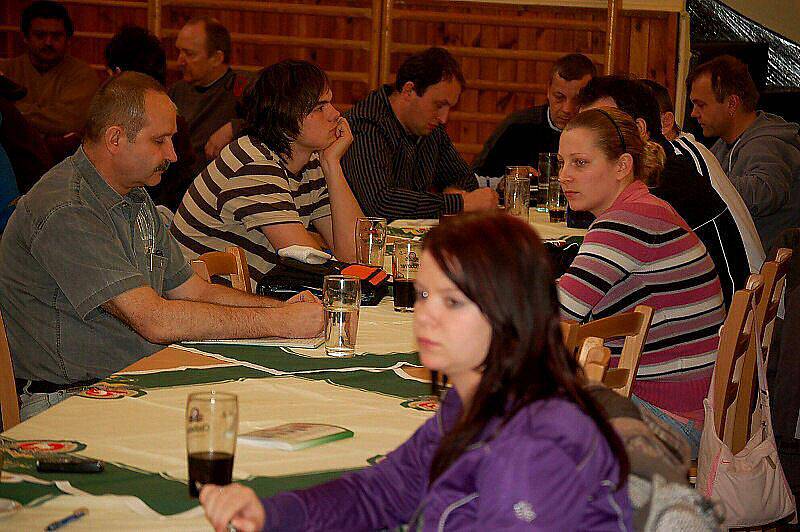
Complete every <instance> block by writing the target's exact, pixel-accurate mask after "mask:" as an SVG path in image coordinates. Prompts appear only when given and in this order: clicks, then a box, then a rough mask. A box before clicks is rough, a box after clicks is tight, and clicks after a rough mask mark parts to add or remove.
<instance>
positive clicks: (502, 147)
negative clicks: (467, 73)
mask: <svg viewBox="0 0 800 532" xmlns="http://www.w3.org/2000/svg"><path fill="white" fill-rule="evenodd" d="M596 75H597V69H596V68H595V66H594V63H592V60H591V59H589V58H588V57H586V56H585V55H583V54H569V55H565V56H563V57H561V58H560V59H558V61H556V62H555V63H554V64H553V68H552V69H551V71H550V80H549V81H548V83H547V103H546V104H544V105H538V106H536V107H531V108H530V109H524V110H522V111H517V112H515V113H511V114H510V115H509V116H508V117H507V118H506V119H505V120H504V121H503V122H502V123H501V124H500V125H499V126H498V127H497V129H495V131H494V133H492V135H491V136H490V137H489V139H488V140H487V141H486V143H485V144H484V145H483V150H482V151H481V152H480V153H479V154H478V155H477V156H476V157H475V159H474V160H473V161H472V167H473V169H474V170H475V173H476V174H478V175H480V176H489V177H498V176H502V175H503V174H505V169H506V166H533V167H534V168H536V167H537V166H538V160H539V159H538V157H539V154H540V153H550V152H557V151H558V139H559V138H560V137H561V130H562V129H564V126H566V125H567V122H569V121H570V120H571V119H572V117H574V116H575V115H576V114H578V103H577V98H578V92H580V90H581V89H582V88H583V87H585V86H586V84H587V83H589V80H591V79H592V78H593V77H594V76H596Z"/></svg>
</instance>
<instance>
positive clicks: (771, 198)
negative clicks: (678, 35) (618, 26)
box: [687, 55, 800, 249]
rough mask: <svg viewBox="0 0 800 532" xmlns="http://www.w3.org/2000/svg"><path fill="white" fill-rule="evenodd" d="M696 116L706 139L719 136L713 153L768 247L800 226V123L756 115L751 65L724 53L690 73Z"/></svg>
mask: <svg viewBox="0 0 800 532" xmlns="http://www.w3.org/2000/svg"><path fill="white" fill-rule="evenodd" d="M687 84H688V86H689V87H690V97H691V101H692V105H693V108H692V116H693V117H695V118H696V119H697V121H698V122H700V126H701V127H702V128H703V135H705V136H706V137H717V136H718V137H719V139H718V140H717V142H716V143H714V145H713V146H712V147H711V151H712V153H713V154H714V155H715V156H716V158H717V160H719V162H720V164H721V165H722V169H723V170H724V171H725V173H727V174H728V178H730V180H731V182H732V183H733V185H734V186H735V187H736V190H738V191H739V194H740V195H741V196H742V199H743V200H744V202H745V204H746V205H747V207H748V209H750V214H752V215H753V221H754V222H755V224H756V229H757V230H758V234H759V236H761V242H762V243H763V244H764V249H770V248H771V247H772V244H773V242H774V241H775V239H776V238H777V236H778V235H779V234H780V232H781V231H783V230H784V229H788V228H790V227H798V226H800V135H799V134H798V127H799V126H798V125H797V124H795V123H794V122H786V121H785V120H784V119H783V118H781V117H779V116H776V115H773V114H769V113H765V112H763V111H756V104H757V103H758V90H757V89H756V86H755V83H753V78H752V77H751V76H750V72H749V71H748V70H747V65H745V64H744V63H742V62H741V61H739V60H738V59H736V58H735V57H732V56H729V55H723V56H719V57H716V58H714V59H712V60H711V61H708V62H706V63H703V64H702V65H700V66H698V67H697V68H696V69H695V70H693V71H692V72H691V74H689V78H688V79H687Z"/></svg>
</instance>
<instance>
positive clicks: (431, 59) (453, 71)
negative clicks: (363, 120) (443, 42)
mask: <svg viewBox="0 0 800 532" xmlns="http://www.w3.org/2000/svg"><path fill="white" fill-rule="evenodd" d="M453 79H454V80H456V81H457V82H458V84H459V85H461V90H464V86H465V85H466V81H464V74H462V73H461V67H460V66H459V64H458V61H456V59H455V57H453V56H452V55H451V54H450V52H448V51H447V50H445V49H444V48H438V47H433V48H428V49H427V50H425V51H423V52H419V53H416V54H414V55H412V56H410V57H409V58H408V59H406V60H405V61H403V64H402V65H400V68H399V69H398V70H397V79H396V80H395V83H394V88H395V90H396V91H397V92H400V91H401V90H403V85H405V84H406V83H407V82H409V81H410V82H412V83H413V84H414V92H416V93H417V96H422V95H423V94H425V91H426V90H428V87H430V86H431V85H436V84H437V83H439V82H440V81H450V80H453Z"/></svg>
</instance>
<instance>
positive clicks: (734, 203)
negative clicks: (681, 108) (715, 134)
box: [641, 79, 766, 273]
mask: <svg viewBox="0 0 800 532" xmlns="http://www.w3.org/2000/svg"><path fill="white" fill-rule="evenodd" d="M641 81H642V83H644V84H645V85H646V86H647V87H649V88H650V90H652V91H653V95H654V96H655V98H656V101H658V107H659V111H660V113H661V132H662V133H663V134H664V136H665V137H666V138H667V139H669V140H670V141H671V143H672V145H673V146H674V147H675V149H676V150H677V152H678V153H679V154H681V155H685V156H687V157H689V158H690V159H691V160H692V161H693V162H694V165H695V167H696V168H697V171H698V172H699V174H700V175H702V176H703V177H704V178H705V179H708V180H710V182H711V186H712V187H714V190H715V191H716V192H717V194H719V196H720V198H722V201H724V202H725V204H726V205H727V206H728V210H729V211H730V213H731V215H732V216H733V218H734V220H735V222H736V227H738V228H739V234H740V235H741V237H742V243H743V244H744V250H745V252H746V253H747V262H748V264H749V265H750V273H758V272H759V271H761V266H762V265H763V264H764V260H765V258H766V254H765V253H764V247H763V246H762V245H761V237H759V236H758V231H757V230H756V226H755V224H754V223H753V217H752V216H750V211H748V210H747V205H745V203H744V200H742V197H741V196H740V195H739V192H738V191H737V190H736V187H734V186H733V183H731V180H730V179H728V176H727V175H725V171H724V170H723V169H722V166H720V164H719V161H717V158H716V157H714V154H713V153H711V152H710V151H709V150H708V148H706V147H705V146H704V145H703V144H702V143H700V142H697V141H696V140H695V138H694V135H692V134H691V133H684V132H682V131H681V129H680V128H679V127H678V124H676V123H675V114H674V113H673V112H672V109H673V105H672V98H671V97H670V95H669V91H667V88H666V87H665V86H663V85H661V84H660V83H658V82H657V81H652V80H649V79H648V80H641Z"/></svg>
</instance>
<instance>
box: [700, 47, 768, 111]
mask: <svg viewBox="0 0 800 532" xmlns="http://www.w3.org/2000/svg"><path fill="white" fill-rule="evenodd" d="M704 74H708V75H709V76H710V77H711V90H712V91H713V92H714V97H715V98H716V99H717V102H719V103H722V102H723V101H725V98H727V97H728V96H738V97H739V98H740V99H741V100H742V108H743V109H744V110H745V111H755V110H756V104H757V103H758V89H756V84H755V83H754V82H753V78H752V77H751V76H750V71H749V70H748V69H747V65H745V64H744V63H742V62H741V61H739V60H738V59H736V58H735V57H733V56H732V55H720V56H718V57H715V58H714V59H712V60H710V61H706V62H705V63H703V64H702V65H699V66H697V67H696V68H695V69H694V70H692V72H691V73H690V74H689V77H688V78H686V86H687V87H689V90H690V91H691V88H692V84H693V83H694V82H695V80H696V79H697V78H699V77H700V76H702V75H704Z"/></svg>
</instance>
